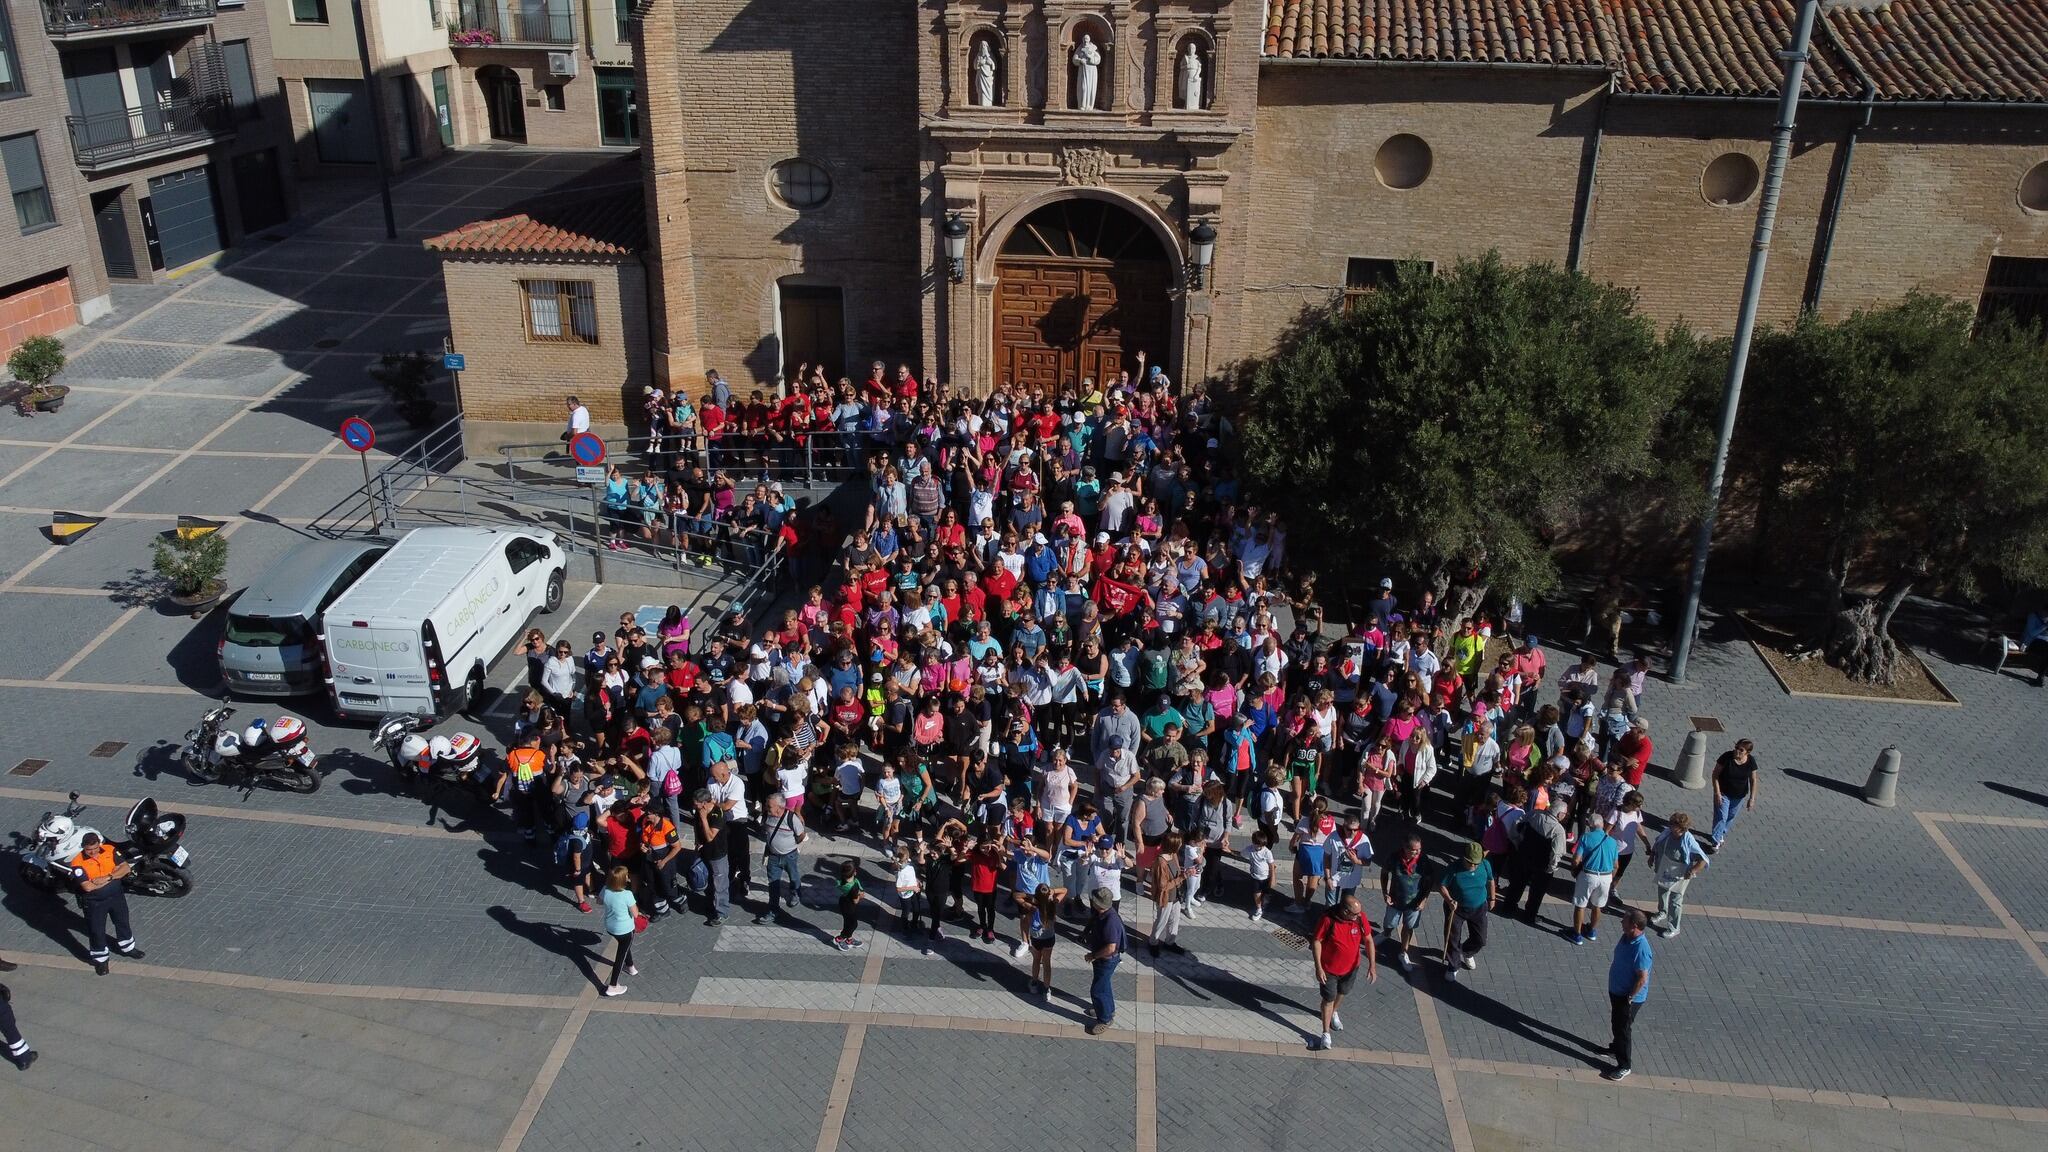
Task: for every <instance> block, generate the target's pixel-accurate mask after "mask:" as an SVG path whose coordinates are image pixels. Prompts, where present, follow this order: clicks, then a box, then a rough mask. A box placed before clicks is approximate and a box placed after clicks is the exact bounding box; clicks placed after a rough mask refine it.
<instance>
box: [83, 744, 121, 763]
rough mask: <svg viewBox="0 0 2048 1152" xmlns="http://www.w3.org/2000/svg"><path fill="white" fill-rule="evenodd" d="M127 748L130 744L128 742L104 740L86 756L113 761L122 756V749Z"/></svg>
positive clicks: (94, 746)
mask: <svg viewBox="0 0 2048 1152" xmlns="http://www.w3.org/2000/svg"><path fill="white" fill-rule="evenodd" d="M127 746H128V742H127V741H126V740H102V741H100V742H99V743H98V744H95V745H93V748H92V751H91V752H88V753H86V755H88V756H92V757H94V758H95V759H99V760H112V759H113V758H114V757H116V756H119V755H120V754H121V749H123V748H126V747H127Z"/></svg>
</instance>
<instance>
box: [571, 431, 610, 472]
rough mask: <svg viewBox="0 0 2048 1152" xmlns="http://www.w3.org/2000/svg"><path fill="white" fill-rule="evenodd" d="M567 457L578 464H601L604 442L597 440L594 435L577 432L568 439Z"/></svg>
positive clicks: (602, 461)
mask: <svg viewBox="0 0 2048 1152" xmlns="http://www.w3.org/2000/svg"><path fill="white" fill-rule="evenodd" d="M569 455H571V456H574V457H575V458H576V462H577V463H578V464H583V465H591V464H602V463H604V441H602V440H600V439H598V438H597V435H596V434H595V433H592V432H578V433H577V434H576V435H574V436H571V437H570V438H569Z"/></svg>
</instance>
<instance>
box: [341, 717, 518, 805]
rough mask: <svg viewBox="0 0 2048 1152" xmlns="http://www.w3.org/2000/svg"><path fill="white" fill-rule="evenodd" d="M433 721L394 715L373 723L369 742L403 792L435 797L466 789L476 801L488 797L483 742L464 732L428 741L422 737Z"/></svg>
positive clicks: (431, 719)
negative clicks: (381, 754)
mask: <svg viewBox="0 0 2048 1152" xmlns="http://www.w3.org/2000/svg"><path fill="white" fill-rule="evenodd" d="M434 720H435V718H434V717H432V716H421V715H418V714H415V713H411V712H394V713H392V714H391V715H388V716H385V717H383V718H382V719H380V720H378V721H377V728H376V731H375V732H373V733H372V734H371V736H370V738H371V739H372V740H375V741H376V742H377V746H378V747H379V748H382V749H384V755H385V756H386V757H388V758H389V759H390V760H391V768H392V771H394V772H396V773H398V779H399V781H400V782H401V783H402V784H403V785H404V787H405V790H406V791H407V792H419V793H424V794H426V795H428V796H433V797H439V796H440V795H441V794H442V793H443V792H444V791H445V790H446V789H448V788H457V787H467V788H469V789H470V790H471V791H472V792H474V793H475V794H476V795H477V796H479V797H488V796H489V794H490V784H491V770H490V767H489V766H488V765H486V764H485V763H484V759H483V747H484V746H483V741H481V740H478V739H477V738H476V737H475V736H472V735H470V734H469V733H467V732H456V733H452V734H450V735H447V736H435V737H433V738H431V739H429V738H428V737H426V736H422V735H421V734H420V733H421V732H423V731H424V730H426V729H427V728H430V727H432V726H433V725H434Z"/></svg>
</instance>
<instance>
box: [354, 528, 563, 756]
mask: <svg viewBox="0 0 2048 1152" xmlns="http://www.w3.org/2000/svg"><path fill="white" fill-rule="evenodd" d="M566 564H567V556H566V555H565V553H564V552H563V549H562V546H561V543H560V542H559V541H558V540H556V539H555V537H554V536H553V535H552V534H550V533H546V532H521V531H515V530H513V529H507V528H415V529H414V530H412V531H411V532H409V533H407V534H406V536H405V538H404V539H402V540H400V541H399V542H398V543H397V544H396V545H394V546H393V547H392V549H391V551H389V552H386V553H385V554H384V557H383V558H382V559H381V560H378V561H377V563H376V564H375V565H374V566H373V567H371V569H370V570H369V571H368V572H365V573H363V575H362V576H361V577H360V578H359V579H357V581H356V582H355V583H354V584H352V585H350V586H349V589H348V591H346V592H344V593H342V594H341V596H340V597H338V598H337V599H336V600H335V601H334V602H333V603H332V604H329V605H328V606H327V611H326V613H325V614H324V615H323V616H322V618H321V625H322V632H321V636H320V645H321V651H322V652H324V653H325V655H326V657H327V675H326V680H327V687H328V691H329V692H330V693H331V694H332V695H333V697H334V708H335V711H336V713H338V714H339V715H341V716H344V717H346V716H352V715H353V716H379V715H383V714H384V713H387V712H410V713H419V714H431V715H436V716H445V715H447V714H448V713H450V712H455V711H458V710H460V709H462V708H464V707H466V706H467V705H468V703H469V701H470V699H471V698H472V697H474V696H476V695H477V694H479V693H480V692H481V691H482V690H483V686H484V682H485V677H486V675H487V674H488V673H489V671H490V669H491V667H492V665H494V664H495V663H496V662H497V660H498V657H500V656H501V655H503V654H504V652H505V650H506V648H508V647H510V646H511V644H512V642H513V641H514V640H515V639H517V638H518V637H519V635H520V632H521V630H522V629H524V628H525V627H526V621H527V618H528V617H529V616H531V615H532V614H533V613H534V611H535V610H536V609H538V610H539V611H542V612H553V611H554V610H556V609H557V608H560V607H561V606H562V581H563V568H564V567H565V565H566Z"/></svg>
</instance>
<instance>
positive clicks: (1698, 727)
mask: <svg viewBox="0 0 2048 1152" xmlns="http://www.w3.org/2000/svg"><path fill="white" fill-rule="evenodd" d="M1692 730H1693V731H1695V732H1726V731H1727V730H1728V729H1727V728H1725V727H1723V726H1722V725H1721V721H1720V719H1719V718H1718V717H1715V716H1695V717H1693V718H1692Z"/></svg>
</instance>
